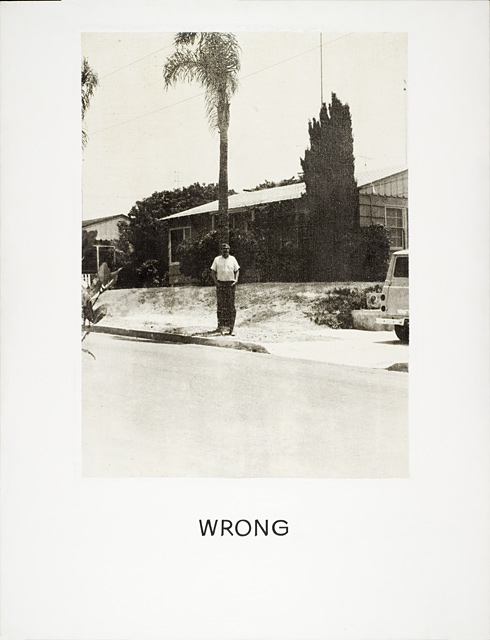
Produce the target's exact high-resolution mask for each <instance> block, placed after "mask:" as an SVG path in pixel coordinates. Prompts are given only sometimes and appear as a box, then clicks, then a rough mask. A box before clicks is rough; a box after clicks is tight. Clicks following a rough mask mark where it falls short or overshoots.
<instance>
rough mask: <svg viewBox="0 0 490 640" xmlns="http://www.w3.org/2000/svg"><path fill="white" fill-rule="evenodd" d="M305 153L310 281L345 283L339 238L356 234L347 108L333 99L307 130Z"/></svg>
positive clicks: (346, 266)
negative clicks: (309, 223) (308, 211)
mask: <svg viewBox="0 0 490 640" xmlns="http://www.w3.org/2000/svg"><path fill="white" fill-rule="evenodd" d="M308 133H309V136H310V148H309V149H307V150H306V151H305V157H304V160H301V164H302V167H303V171H304V180H305V184H306V199H307V203H308V208H309V210H310V213H311V217H312V231H313V235H312V243H311V257H312V265H311V266H312V272H311V277H312V279H313V280H326V281H335V280H348V279H350V277H351V273H350V265H349V262H348V259H347V256H346V253H345V251H344V249H345V246H344V244H345V238H346V237H348V236H349V235H350V234H352V233H354V232H355V231H356V230H357V229H358V228H359V193H358V189H357V183H356V179H355V176H354V151H353V148H354V141H353V137H352V120H351V115H350V109H349V105H348V104H342V102H340V100H339V99H338V98H337V96H336V95H335V93H332V102H331V104H330V105H329V106H328V108H327V106H326V105H325V103H324V104H323V105H322V107H321V109H320V117H319V120H316V119H315V118H313V121H312V122H309V124H308Z"/></svg>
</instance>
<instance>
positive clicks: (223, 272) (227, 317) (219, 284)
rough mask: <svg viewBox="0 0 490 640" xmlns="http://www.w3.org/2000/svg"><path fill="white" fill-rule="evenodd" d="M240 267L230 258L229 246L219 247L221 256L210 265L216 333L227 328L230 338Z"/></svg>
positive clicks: (233, 325)
mask: <svg viewBox="0 0 490 640" xmlns="http://www.w3.org/2000/svg"><path fill="white" fill-rule="evenodd" d="M239 269H240V267H239V265H238V262H237V261H236V259H235V258H234V257H233V256H230V245H229V244H226V243H223V244H222V245H221V255H220V256H216V258H215V259H214V260H213V264H212V265H211V277H212V278H213V282H214V284H215V285H216V298H217V301H218V331H220V332H221V335H223V334H224V332H225V327H227V328H228V331H229V333H230V336H234V335H235V333H234V331H233V329H234V328H235V317H236V309H235V285H236V283H237V282H238V271H239Z"/></svg>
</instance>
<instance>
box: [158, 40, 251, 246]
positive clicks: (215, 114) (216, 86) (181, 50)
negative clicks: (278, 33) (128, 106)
mask: <svg viewBox="0 0 490 640" xmlns="http://www.w3.org/2000/svg"><path fill="white" fill-rule="evenodd" d="M174 45H175V51H174V53H173V54H172V55H171V56H170V57H169V58H168V59H167V62H166V63H165V67H164V70H163V78H164V81H165V88H167V89H168V87H170V86H171V85H172V84H174V83H175V82H176V81H177V80H187V81H188V82H192V81H193V80H195V81H196V82H198V83H199V84H200V85H201V86H202V87H203V88H204V90H205V94H204V95H205V103H206V115H207V117H208V120H209V124H210V126H211V128H212V129H217V130H218V132H219V136H220V148H219V189H218V198H219V207H218V227H219V239H220V242H228V240H229V232H230V228H229V223H228V127H229V125H230V100H231V96H232V95H233V94H234V93H235V92H236V90H237V89H238V72H239V71H240V56H239V52H240V47H239V46H238V42H237V39H236V37H235V36H234V35H233V34H232V33H178V34H177V35H176V36H175V39H174Z"/></svg>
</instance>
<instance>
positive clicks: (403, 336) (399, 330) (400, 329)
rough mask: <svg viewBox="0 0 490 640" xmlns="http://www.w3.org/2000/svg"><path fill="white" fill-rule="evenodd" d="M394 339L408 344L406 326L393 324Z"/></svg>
mask: <svg viewBox="0 0 490 640" xmlns="http://www.w3.org/2000/svg"><path fill="white" fill-rule="evenodd" d="M395 333H396V337H397V338H398V339H399V340H401V341H402V342H408V324H406V325H403V326H402V325H400V324H395Z"/></svg>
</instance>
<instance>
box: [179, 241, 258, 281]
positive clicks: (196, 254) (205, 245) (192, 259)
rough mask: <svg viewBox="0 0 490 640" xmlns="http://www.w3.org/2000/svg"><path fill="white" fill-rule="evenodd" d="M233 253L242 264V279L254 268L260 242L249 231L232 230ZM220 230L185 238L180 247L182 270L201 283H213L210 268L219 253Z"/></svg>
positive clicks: (231, 243)
mask: <svg viewBox="0 0 490 640" xmlns="http://www.w3.org/2000/svg"><path fill="white" fill-rule="evenodd" d="M230 246H231V254H232V255H233V256H235V258H236V259H237V261H238V264H239V265H240V279H242V278H243V277H244V276H245V277H246V274H247V271H248V270H249V269H252V268H254V266H255V262H256V256H257V252H258V244H257V241H256V240H255V237H254V235H253V234H252V233H251V232H249V231H240V230H238V229H231V230H230ZM219 253H220V249H219V241H218V232H217V231H211V232H210V233H208V234H206V235H205V236H202V237H201V238H198V239H197V240H194V241H192V242H191V241H188V240H185V241H184V242H182V243H181V244H180V246H179V249H178V257H179V261H180V271H181V272H182V273H183V274H184V275H185V276H187V277H191V278H193V279H194V280H196V281H197V282H198V283H199V284H201V285H212V284H213V280H212V278H211V275H210V268H211V265H212V264H213V260H214V259H215V258H216V256H217V255H219Z"/></svg>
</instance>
